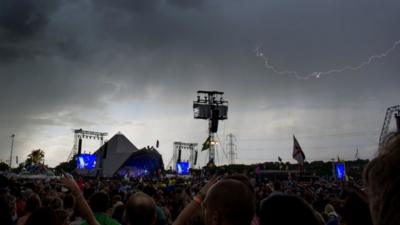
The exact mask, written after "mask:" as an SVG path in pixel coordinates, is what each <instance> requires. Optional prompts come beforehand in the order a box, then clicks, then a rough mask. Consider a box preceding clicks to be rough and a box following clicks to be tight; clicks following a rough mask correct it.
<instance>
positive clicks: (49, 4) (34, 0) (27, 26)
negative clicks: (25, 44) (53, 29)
mask: <svg viewBox="0 0 400 225" xmlns="http://www.w3.org/2000/svg"><path fill="white" fill-rule="evenodd" d="M58 3H59V1H52V0H21V1H10V0H1V1H0V5H1V8H0V28H1V29H2V31H3V32H5V33H6V35H9V36H10V38H16V39H20V38H27V37H29V36H31V35H35V34H37V33H38V32H40V31H41V30H43V29H44V28H45V26H46V24H47V22H48V16H49V13H51V12H52V11H54V10H55V9H56V8H57V6H58Z"/></svg>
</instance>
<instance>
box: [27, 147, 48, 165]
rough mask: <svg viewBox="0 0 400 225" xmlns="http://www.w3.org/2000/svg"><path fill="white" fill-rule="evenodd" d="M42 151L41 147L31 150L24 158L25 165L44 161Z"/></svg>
mask: <svg viewBox="0 0 400 225" xmlns="http://www.w3.org/2000/svg"><path fill="white" fill-rule="evenodd" d="M44 155H45V154H44V151H43V150H41V149H36V150H32V152H31V153H30V154H29V155H28V158H27V159H26V160H25V165H35V164H40V163H44Z"/></svg>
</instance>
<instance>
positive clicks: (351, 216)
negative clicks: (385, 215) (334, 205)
mask: <svg viewBox="0 0 400 225" xmlns="http://www.w3.org/2000/svg"><path fill="white" fill-rule="evenodd" d="M341 218H342V219H341V221H340V222H341V224H342V225H372V219H371V214H370V211H369V206H368V199H367V196H366V195H365V193H364V192H362V191H360V190H357V189H356V188H352V190H350V191H349V193H348V194H347V197H346V199H345V201H344V203H343V207H342V209H341Z"/></svg>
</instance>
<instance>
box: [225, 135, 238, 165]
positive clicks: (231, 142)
mask: <svg viewBox="0 0 400 225" xmlns="http://www.w3.org/2000/svg"><path fill="white" fill-rule="evenodd" d="M227 138H228V143H227V144H226V145H227V149H228V161H229V164H230V165H232V164H235V159H236V158H237V153H236V150H237V148H236V144H235V141H236V137H235V135H233V134H228V135H227Z"/></svg>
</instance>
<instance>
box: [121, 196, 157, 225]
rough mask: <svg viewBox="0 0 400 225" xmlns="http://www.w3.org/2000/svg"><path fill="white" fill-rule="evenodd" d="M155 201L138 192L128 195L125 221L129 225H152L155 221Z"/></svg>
mask: <svg viewBox="0 0 400 225" xmlns="http://www.w3.org/2000/svg"><path fill="white" fill-rule="evenodd" d="M156 208H157V207H156V203H155V201H154V200H153V198H151V197H150V196H148V195H147V194H145V193H143V192H138V193H135V194H133V195H132V196H131V197H129V199H128V202H127V203H126V209H125V221H126V223H127V224H129V225H154V224H156V222H157V210H156Z"/></svg>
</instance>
